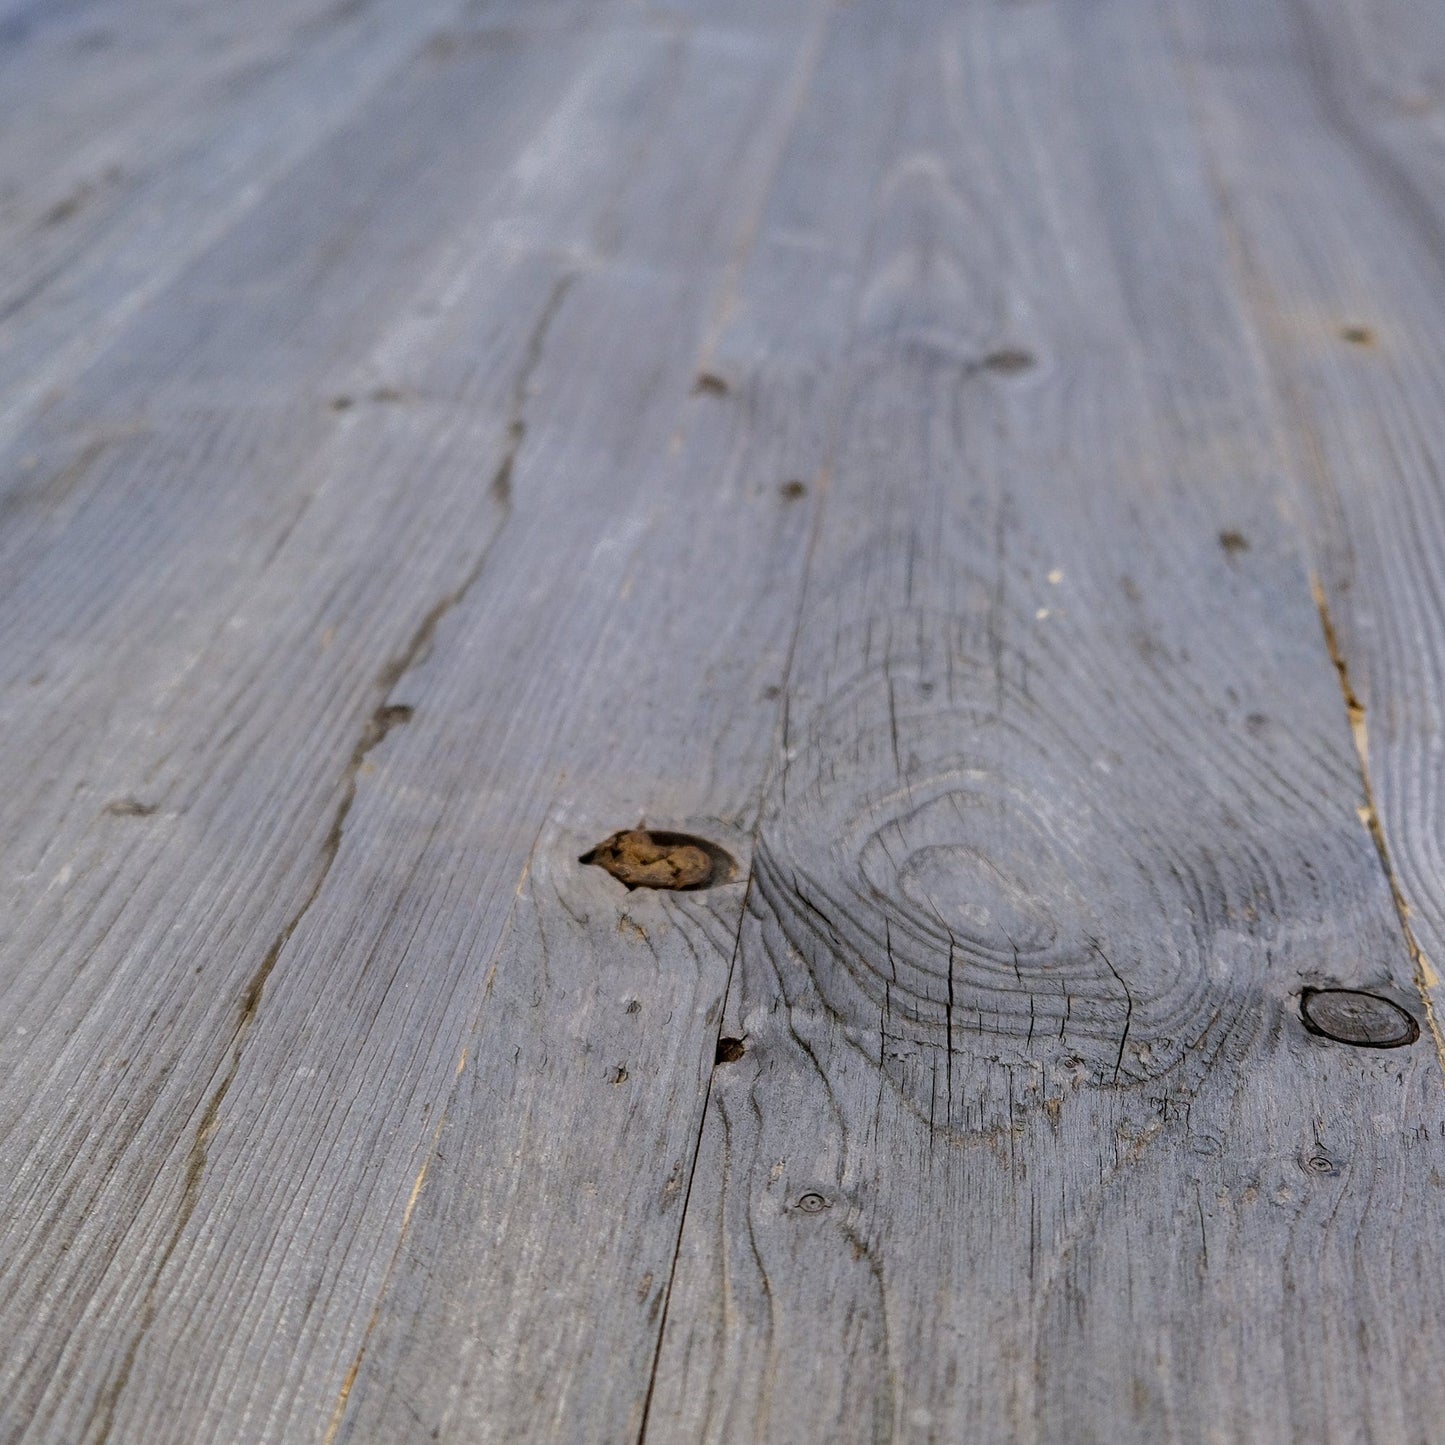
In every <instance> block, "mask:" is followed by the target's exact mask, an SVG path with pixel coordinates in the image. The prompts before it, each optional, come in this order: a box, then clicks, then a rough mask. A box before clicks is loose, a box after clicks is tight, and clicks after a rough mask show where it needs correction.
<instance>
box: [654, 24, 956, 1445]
mask: <svg viewBox="0 0 1445 1445" xmlns="http://www.w3.org/2000/svg"><path fill="white" fill-rule="evenodd" d="M832 8H833V5H832V3H829V4H828V5H827V6H826V9H827V11H828V12H829V14H831V11H832ZM824 28H825V27H824V25H822V24H820V26H819V31H818V34H817V37H816V45H815V48H814V54H813V56H812V65H813V67H814V68H815V67H816V65H817V62H818V59H819V58H820V56H821V51H822V40H823V30H824ZM807 80H811V71H810V72H809V74H808V76H807ZM805 94H806V82H805V83H804V85H803V86H801V87H800V90H799V93H798V97H797V100H798V104H799V105H801V103H802V99H803V97H804V95H805ZM782 149H783V148H782V147H780V148H779V163H781V159H782ZM876 232H877V223H876V212H875V218H874V224H873V225H872V226H870V228H869V234H868V240H867V243H866V244H865V246H864V253H863V261H862V264H861V265H860V268H859V285H858V287H857V288H856V289H855V291H854V299H853V304H852V315H851V316H850V317H849V324H848V334H847V340H846V341H845V343H844V346H843V348H842V353H843V355H845V356H846V355H848V354H849V353H851V351H852V342H853V338H854V336H855V335H856V332H857V325H858V311H859V302H860V296H861V290H862V277H863V276H864V275H866V274H867V270H868V260H869V258H870V257H871V256H872V254H873V251H874V249H875V238H876ZM710 349H711V348H710V347H709V350H710ZM846 383H847V369H846V368H845V370H844V375H843V377H842V380H841V383H840V384H842V385H844V386H846ZM836 448H837V439H836V433H835V436H834V439H833V441H832V442H831V443H830V444H829V446H828V448H827V450H826V452H825V454H824V459H823V465H822V467H821V468H820V469H819V472H818V476H817V481H816V486H817V490H818V500H817V505H816V507H815V509H814V512H813V522H812V527H811V530H810V533H809V537H808V546H807V553H806V556H805V557H804V560H803V586H802V593H801V595H800V597H799V600H798V612H797V618H796V621H795V623H794V626H793V630H792V635H791V637H790V638H789V642H788V653H787V657H786V659H785V661H784V664H783V682H782V689H783V693H782V719H781V721H782V737H781V747H782V751H783V754H784V776H785V777H786V754H787V749H788V736H789V723H790V719H789V686H790V683H791V680H792V671H793V664H794V659H795V657H796V655H797V650H798V639H799V636H800V635H801V632H802V628H803V619H804V615H805V613H806V602H807V592H808V581H809V578H810V577H811V575H812V570H813V559H814V553H815V551H816V549H817V542H818V538H819V535H820V533H821V530H822V517H823V511H824V508H825V507H826V506H827V502H828V494H829V487H828V482H829V479H830V477H831V473H832V462H833V455H834V452H835V451H836ZM775 768H776V764H775V765H774V767H773V768H770V769H769V770H768V775H767V777H766V778H765V779H764V781H763V785H762V788H761V791H760V797H761V799H762V800H763V801H764V802H765V801H766V798H767V796H768V793H769V791H770V788H771V784H772V778H773V774H774V771H775ZM762 826H763V819H762V812H761V809H760V810H759V816H758V818H757V820H756V822H755V824H754V826H753V829H752V834H751V852H750V857H749V863H748V880H747V887H746V889H745V891H744V894H743V901H742V907H741V908H740V909H739V912H738V929H737V934H736V936H735V938H734V942H733V952H732V957H731V959H730V960H729V963H728V976H727V982H726V984H725V985H724V988H723V998H722V1008H721V1009H720V1010H719V1013H718V1025H717V1031H716V1034H715V1036H714V1050H715V1049H716V1040H717V1039H720V1038H721V1037H722V1031H723V1029H724V1027H726V1021H727V1005H728V998H729V995H730V994H731V993H732V986H733V979H734V975H735V974H736V971H737V961H738V956H739V954H740V952H741V947H742V930H743V925H744V923H745V921H746V919H747V910H748V903H749V901H750V900H751V898H752V894H753V883H754V878H755V876H756V874H755V860H756V857H757V847H758V840H759V837H760V835H761V833H762ZM950 1057H951V1056H950ZM712 1081H713V1072H712V1071H709V1073H708V1076H707V1084H706V1087H705V1090H704V1093H703V1103H702V1108H701V1109H700V1110H699V1112H698V1129H697V1136H696V1139H695V1140H694V1143H693V1151H692V1161H691V1164H690V1166H689V1168H688V1176H687V1188H686V1189H685V1190H684V1192H683V1200H682V1209H681V1212H680V1214H679V1218H678V1228H677V1238H676V1241H675V1243H674V1245H673V1251H672V1263H671V1265H670V1266H669V1269H668V1277H667V1288H666V1291H665V1292H664V1295H663V1303H662V1310H661V1312H660V1316H659V1320H658V1329H657V1348H656V1351H655V1353H654V1355H653V1362H652V1372H651V1374H650V1375H649V1377H648V1381H647V1394H646V1396H645V1397H644V1400H643V1407H642V1419H641V1422H640V1424H639V1426H638V1431H637V1445H645V1441H646V1438H647V1427H648V1419H649V1416H650V1413H651V1409H652V1399H653V1394H654V1391H655V1388H656V1385H657V1376H658V1371H659V1369H660V1368H661V1364H662V1351H663V1345H664V1342H665V1340H666V1338H667V1320H668V1311H669V1309H670V1307H671V1305H672V1294H673V1287H674V1285H675V1283H676V1279H677V1268H678V1263H679V1260H680V1258H681V1255H682V1240H683V1234H684V1230H685V1227H686V1224H687V1212H688V1206H689V1204H690V1202H691V1199H692V1186H693V1180H694V1179H695V1177H696V1175H697V1166H698V1161H699V1158H700V1157H701V1154H702V1139H703V1134H704V1132H705V1131H706V1128H707V1117H708V1105H709V1104H710V1102H711V1099H712Z"/></svg>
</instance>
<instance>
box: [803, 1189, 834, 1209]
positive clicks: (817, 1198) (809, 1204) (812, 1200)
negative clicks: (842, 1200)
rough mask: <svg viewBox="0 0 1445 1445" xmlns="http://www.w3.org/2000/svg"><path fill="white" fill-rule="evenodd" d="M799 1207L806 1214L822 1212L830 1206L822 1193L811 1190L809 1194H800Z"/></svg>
mask: <svg viewBox="0 0 1445 1445" xmlns="http://www.w3.org/2000/svg"><path fill="white" fill-rule="evenodd" d="M797 1207H798V1208H799V1209H800V1210H802V1212H803V1213H804V1214H821V1213H822V1212H823V1211H824V1210H825V1209H826V1208H827V1207H828V1201H827V1200H826V1199H825V1198H824V1197H823V1196H822V1195H821V1194H817V1193H814V1192H813V1191H811V1190H810V1191H809V1192H808V1193H807V1194H802V1195H799V1197H798V1204H797Z"/></svg>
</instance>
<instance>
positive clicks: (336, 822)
mask: <svg viewBox="0 0 1445 1445" xmlns="http://www.w3.org/2000/svg"><path fill="white" fill-rule="evenodd" d="M575 279H576V273H575V272H567V273H565V274H563V275H562V276H560V277H559V278H558V280H557V281H556V283H555V284H554V285H553V287H552V290H551V292H550V293H549V294H548V297H547V300H546V302H545V303H544V305H543V307H542V310H541V312H540V313H539V315H538V318H537V321H536V323H535V324H534V326H533V328H532V331H531V334H530V335H529V337H528V339H527V345H526V348H525V350H524V353H523V358H522V364H521V366H520V367H519V368H518V371H517V378H516V381H515V383H514V385H513V387H512V395H511V406H510V411H509V415H508V418H507V423H506V430H505V437H506V444H505V447H504V449H503V452H502V456H501V459H500V460H499V462H498V464H497V466H496V468H495V469H494V470H493V473H492V478H491V482H490V484H489V490H490V492H491V495H492V496H493V497H494V498H496V499H497V501H498V502H499V503H500V504H501V506H502V508H503V517H502V526H500V527H499V528H498V529H497V531H496V532H494V533H493V535H492V536H491V537H490V538H489V539H488V540H487V543H486V544H485V545H484V546H483V548H482V550H481V552H480V553H479V554H478V556H477V558H476V560H475V561H474V562H473V563H472V565H471V566H470V567H469V568H468V570H467V572H466V575H465V576H464V577H463V578H462V580H461V581H460V582H459V583H458V584H457V586H455V587H454V588H452V589H451V590H450V591H449V592H447V593H445V594H444V595H443V596H442V597H440V598H438V600H437V601H436V602H435V603H434V604H433V605H432V606H431V607H430V608H429V609H428V610H427V612H426V614H425V616H423V618H422V620H421V622H420V623H419V624H418V625H417V628H416V630H415V631H414V632H413V633H412V635H411V639H410V641H409V642H408V643H407V645H406V646H405V647H404V648H403V649H402V650H401V651H400V652H399V653H397V655H396V656H395V657H393V658H392V659H391V660H390V661H388V662H387V663H386V664H385V666H383V667H382V668H381V670H380V671H379V672H378V673H377V676H376V680H375V684H374V687H375V691H376V692H378V693H380V694H381V701H380V702H379V703H378V704H377V705H376V707H375V708H374V710H373V711H372V713H371V714H370V716H369V717H368V718H367V719H366V722H365V724H364V725H363V727H362V729H361V733H360V736H359V737H358V738H357V740H356V744H355V746H354V747H353V748H352V750H351V755H350V757H349V758H348V759H347V762H346V766H345V768H344V769H343V770H342V773H341V776H340V778H339V779H338V782H337V787H338V789H339V791H340V797H339V798H338V800H337V804H336V808H335V811H334V813H333V814H332V819H331V826H330V828H329V829H328V830H327V834H326V839H325V841H324V842H323V843H322V845H321V848H320V850H319V852H318V854H317V861H316V864H315V865H314V878H313V881H312V884H311V887H310V889H309V890H308V891H307V893H306V896H305V897H304V898H303V899H302V901H301V904H300V906H299V907H298V908H297V909H296V910H295V912H293V913H292V914H291V916H290V917H289V918H288V919H287V920H286V922H285V923H284V924H282V926H281V928H280V929H279V930H278V932H277V933H276V935H275V937H274V938H273V939H272V941H271V945H270V947H269V948H268V949H267V950H266V954H265V956H264V957H263V958H262V960H261V963H260V965H259V966H258V967H257V969H256V971H255V972H254V973H253V974H252V975H251V979H250V981H249V982H248V983H247V985H246V989H245V992H244V993H243V994H242V996H241V1008H240V1014H239V1016H238V1018H237V1020H236V1026H235V1029H234V1030H233V1032H232V1035H231V1042H230V1045H229V1053H230V1062H229V1064H228V1065H227V1067H226V1071H225V1073H224V1074H223V1075H222V1077H221V1080H220V1082H219V1083H218V1084H217V1085H216V1087H215V1088H214V1089H213V1090H212V1092H211V1095H210V1098H209V1099H208V1100H207V1101H206V1105H205V1108H204V1109H203V1110H202V1112H201V1119H200V1123H199V1125H198V1126H197V1128H196V1132H195V1134H194V1135H193V1137H192V1139H191V1145H190V1149H189V1150H188V1152H187V1156H186V1174H185V1187H184V1190H183V1192H182V1195H181V1203H180V1208H179V1209H178V1211H177V1215H176V1222H175V1226H174V1228H173V1229H172V1231H171V1234H170V1237H169V1239H168V1240H167V1241H166V1243H165V1246H164V1247H163V1248H162V1249H161V1251H160V1254H159V1257H158V1259H157V1262H156V1266H155V1269H154V1270H153V1272H152V1274H151V1278H150V1282H149V1284H148V1285H147V1286H146V1292H145V1296H144V1298H143V1300H142V1302H141V1307H140V1311H139V1319H138V1322H137V1325H136V1330H135V1334H134V1335H133V1337H132V1339H131V1341H130V1344H129V1345H128V1346H127V1348H126V1351H125V1354H124V1356H123V1357H122V1360H121V1363H120V1367H119V1369H118V1370H117V1371H116V1375H115V1379H114V1381H113V1382H112V1384H111V1385H110V1387H109V1388H108V1389H107V1390H106V1392H105V1394H104V1395H103V1396H102V1398H101V1401H100V1404H99V1406H98V1407H97V1411H96V1422H97V1424H96V1430H95V1434H94V1438H95V1440H96V1441H97V1442H98V1445H104V1442H105V1441H106V1440H107V1439H108V1438H109V1436H110V1432H111V1428H112V1426H113V1424H114V1420H115V1411H116V1406H117V1404H118V1403H119V1400H120V1397H121V1394H122V1393H123V1392H124V1390H125V1387H126V1384H127V1383H128V1381H129V1379H130V1375H131V1371H132V1370H133V1368H134V1366H135V1361H136V1358H137V1356H138V1355H139V1354H140V1350H141V1346H142V1345H143V1344H144V1343H145V1339H146V1335H147V1334H148V1333H149V1331H150V1328H151V1326H152V1324H154V1322H155V1317H156V1295H157V1291H158V1290H159V1288H160V1282H161V1279H162V1277H163V1276H164V1274H165V1271H166V1268H167V1266H168V1265H169V1263H170V1260H171V1256H172V1255H173V1254H174V1253H175V1251H176V1249H177V1247H178V1246H179V1244H180V1241H181V1237H182V1236H183V1235H184V1233H185V1231H186V1227H187V1225H189V1224H190V1222H191V1219H192V1217H193V1215H194V1214H195V1211H196V1206H197V1204H198V1203H199V1201H200V1190H201V1182H202V1180H203V1178H204V1176H205V1171H206V1164H207V1161H208V1154H209V1149H210V1143H211V1139H212V1137H213V1136H214V1134H215V1132H216V1128H217V1126H218V1124H219V1121H220V1114H221V1107H222V1105H223V1104H224V1103H225V1101H226V1096H227V1094H228V1093H229V1092H230V1090H231V1085H232V1084H233V1083H234V1082H235V1080H236V1076H237V1074H238V1073H239V1072H240V1068H241V1059H242V1055H243V1053H244V1051H245V1044H246V1038H247V1036H248V1035H249V1033H250V1031H251V1027H252V1025H253V1024H254V1023H255V1021H256V1015H257V1013H258V1011H259V1009H260V1006H261V999H262V997H263V995H264V994H265V990H266V984H267V981H268V980H269V979H270V977H271V974H272V972H273V971H274V970H275V967H276V964H277V962H278V960H279V959H280V957H281V954H282V953H283V951H284V950H285V948H286V945H287V944H288V943H289V942H290V941H291V938H292V937H293V935H294V934H295V933H296V930H297V929H298V928H299V927H300V926H301V923H302V921H303V920H304V919H305V917H306V915H307V913H309V912H310V910H311V907H312V905H313V904H314V903H315V902H316V900H317V899H318V898H319V897H320V896H321V892H322V889H323V888H324V887H325V886H326V880H327V878H328V877H329V876H330V873H331V869H332V866H333V865H334V864H335V862H336V858H337V855H338V854H339V853H340V851H341V842H342V838H343V837H344V836H345V832H346V820H347V818H348V816H349V815H350V813H351V809H352V807H353V805H354V804H355V802H356V794H357V779H358V777H359V776H360V773H361V767H362V764H363V763H365V761H366V759H367V757H368V756H369V755H370V754H371V753H372V752H373V751H374V750H375V749H376V748H378V747H380V745H381V744H382V742H384V741H385V739H386V737H387V735H388V734H389V733H390V732H391V731H392V729H393V728H396V727H399V726H401V725H402V724H404V723H407V722H410V721H411V719H412V716H413V709H412V708H411V707H410V706H408V705H406V704H401V703H392V702H390V701H389V698H390V696H391V694H392V692H393V691H394V690H395V689H396V687H397V685H398V684H399V683H400V682H401V680H402V679H403V678H404V677H405V676H406V675H407V674H408V673H409V672H411V671H412V670H413V669H414V668H416V667H419V666H420V665H421V664H422V663H423V662H425V661H426V659H427V657H428V656H429V655H430V653H431V650H432V645H433V643H434V641H435V639H436V633H437V629H438V627H439V626H440V625H441V622H442V619H443V618H445V617H446V615H447V614H448V613H449V612H452V611H453V610H454V609H455V608H457V607H458V606H460V604H461V603H462V602H463V601H464V600H465V598H466V595H467V593H468V592H469V591H470V590H471V589H472V587H473V586H474V585H475V583H476V582H477V580H478V578H480V576H481V575H482V570H483V568H484V567H485V566H486V562H487V558H488V557H489V556H490V554H491V550H492V547H493V545H494V544H495V542H496V539H497V535H498V534H499V533H500V531H501V530H502V528H503V527H504V526H505V523H506V520H507V518H508V516H509V515H510V510H511V478H512V472H513V470H514V468H515V466H516V461H517V456H518V453H519V452H520V451H521V448H522V444H523V442H524V441H525V440H526V436H527V424H526V418H525V414H524V412H525V407H526V401H527V395H528V389H529V387H530V385H531V381H532V377H533V374H534V373H535V372H536V369H537V367H538V365H539V364H540V362H541V359H542V352H543V348H544V347H545V344H546V338H547V333H548V331H549V330H550V329H551V326H552V322H553V321H554V319H555V318H556V315H557V312H558V310H559V309H560V307H561V305H562V302H563V300H564V299H565V297H566V294H567V291H568V289H569V288H570V287H571V285H572V283H573V281H574V280H575ZM444 1118H445V1116H443V1120H442V1121H439V1122H438V1126H437V1131H436V1135H435V1136H434V1138H433V1144H435V1139H436V1137H439V1136H440V1131H441V1122H444ZM430 1160H431V1152H430V1151H429V1152H428V1154H427V1157H426V1161H425V1162H424V1163H423V1165H422V1168H421V1172H420V1173H419V1174H418V1175H417V1178H416V1182H415V1184H414V1185H413V1187H412V1193H411V1197H410V1199H409V1200H408V1201H407V1206H406V1210H405V1213H404V1215H403V1218H402V1225H401V1230H400V1233H399V1235H398V1238H397V1243H396V1249H395V1251H394V1253H393V1258H392V1263H391V1265H390V1266H388V1269H387V1278H390V1274H391V1269H392V1267H394V1265H395V1261H396V1256H397V1255H398V1254H399V1253H400V1250H401V1245H402V1241H403V1240H404V1239H405V1236H406V1229H407V1226H408V1224H409V1223H410V1221H411V1215H412V1210H413V1209H414V1208H415V1206H416V1201H417V1198H418V1196H419V1195H420V1193H421V1187H422V1183H423V1181H424V1180H425V1178H426V1172H427V1167H428V1165H429V1164H430ZM384 1294H385V1284H383V1287H382V1291H381V1295H384ZM380 1303H381V1296H380V1295H379V1296H378V1300H377V1305H376V1309H375V1311H374V1312H373V1314H372V1317H371V1321H370V1323H369V1324H368V1326H367V1330H366V1332H365V1334H364V1335H363V1338H362V1342H361V1346H360V1348H359V1349H358V1351H357V1353H356V1356H355V1359H354V1360H353V1362H352V1366H351V1369H350V1371H349V1373H348V1375H347V1378H346V1382H345V1384H344V1385H343V1388H342V1392H341V1397H340V1399H339V1400H338V1402H337V1406H336V1411H335V1414H334V1417H333V1420H332V1423H331V1426H330V1428H329V1429H328V1431H327V1435H326V1439H327V1440H328V1441H329V1440H331V1439H333V1438H334V1437H335V1434H336V1432H337V1430H338V1429H339V1428H340V1425H341V1420H342V1416H343V1414H344V1411H345V1405H346V1397H347V1394H348V1393H349V1391H350V1388H351V1383H352V1381H353V1380H354V1379H355V1378H356V1374H357V1372H358V1370H359V1369H360V1367H361V1360H362V1356H363V1355H364V1353H365V1350H366V1340H367V1337H369V1335H370V1333H371V1327H372V1326H373V1325H374V1324H375V1322H376V1318H377V1315H378V1313H379V1311H380Z"/></svg>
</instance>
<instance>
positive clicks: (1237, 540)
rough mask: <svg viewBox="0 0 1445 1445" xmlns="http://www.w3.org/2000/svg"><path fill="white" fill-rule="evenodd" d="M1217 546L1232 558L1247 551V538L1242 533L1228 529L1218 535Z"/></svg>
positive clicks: (1231, 528)
mask: <svg viewBox="0 0 1445 1445" xmlns="http://www.w3.org/2000/svg"><path fill="white" fill-rule="evenodd" d="M1219 545H1220V546H1221V547H1223V548H1224V550H1225V551H1226V552H1228V553H1229V555H1230V556H1231V557H1233V556H1236V555H1237V554H1238V553H1240V552H1248V551H1249V538H1248V537H1246V536H1245V535H1244V533H1243V532H1237V531H1235V529H1234V528H1233V527H1230V528H1228V529H1227V530H1225V531H1223V532H1221V533H1220V534H1219Z"/></svg>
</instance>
